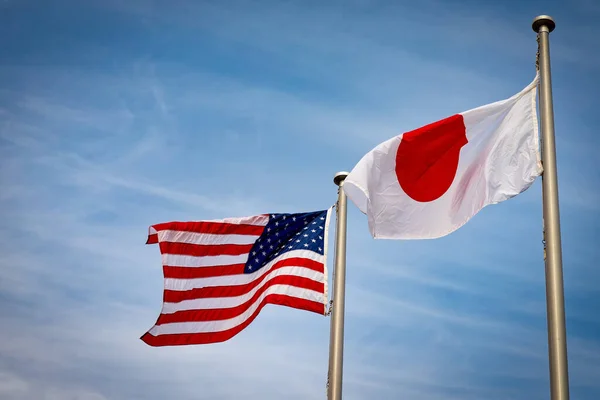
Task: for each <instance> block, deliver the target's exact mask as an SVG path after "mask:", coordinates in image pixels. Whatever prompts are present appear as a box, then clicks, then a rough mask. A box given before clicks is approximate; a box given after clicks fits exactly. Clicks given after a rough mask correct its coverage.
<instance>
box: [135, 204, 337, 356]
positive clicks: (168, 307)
mask: <svg viewBox="0 0 600 400" xmlns="http://www.w3.org/2000/svg"><path fill="white" fill-rule="evenodd" d="M330 214H331V208H330V209H327V210H321V211H314V212H308V213H295V214H265V215H256V216H250V217H242V218H226V219H223V220H212V221H194V222H167V223H162V224H157V225H153V226H151V227H150V228H149V234H148V240H147V242H146V243H147V244H158V245H159V248H160V252H161V255H162V264H163V275H164V292H163V306H162V311H161V313H160V315H159V317H158V319H157V321H156V323H155V325H154V326H153V327H152V328H151V329H150V330H149V331H148V332H146V333H145V334H144V335H143V336H142V337H141V339H142V340H143V341H144V342H145V343H146V344H148V345H150V346H176V345H190V344H206V343H216V342H223V341H226V340H229V339H231V338H232V337H233V336H235V335H237V334H238V333H239V332H241V331H242V330H243V329H245V328H246V327H247V326H248V325H249V324H250V323H251V322H252V321H253V320H254V319H255V318H256V317H257V316H258V314H259V313H260V311H261V309H262V308H263V307H264V306H265V305H266V304H276V305H283V306H288V307H292V308H296V309H300V310H306V311H311V312H315V313H319V314H323V315H324V314H325V313H326V306H327V236H328V226H329V218H330Z"/></svg>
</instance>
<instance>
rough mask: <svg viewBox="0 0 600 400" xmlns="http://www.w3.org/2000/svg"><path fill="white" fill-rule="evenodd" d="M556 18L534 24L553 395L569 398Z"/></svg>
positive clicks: (541, 18) (542, 18) (544, 18)
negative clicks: (553, 44) (553, 69)
mask: <svg viewBox="0 0 600 400" xmlns="http://www.w3.org/2000/svg"><path fill="white" fill-rule="evenodd" d="M555 26H556V24H555V23H554V20H553V19H552V18H551V17H550V16H548V15H540V16H538V17H536V18H535V19H534V20H533V24H532V28H533V30H534V31H535V32H536V33H537V34H538V40H539V71H540V117H541V118H540V121H541V130H542V162H543V166H544V172H543V173H542V197H543V208H544V239H545V241H546V249H545V261H546V312H547V315H548V356H549V364H550V398H551V399H552V400H568V399H569V371H568V365H567V364H568V363H567V332H566V331H567V330H566V323H565V300H564V288H563V272H562V250H561V240H560V218H559V212H558V179H557V173H556V148H555V144H554V111H553V105H552V78H551V75H550V45H549V39H548V36H549V35H550V32H552V31H553V30H554V28H555Z"/></svg>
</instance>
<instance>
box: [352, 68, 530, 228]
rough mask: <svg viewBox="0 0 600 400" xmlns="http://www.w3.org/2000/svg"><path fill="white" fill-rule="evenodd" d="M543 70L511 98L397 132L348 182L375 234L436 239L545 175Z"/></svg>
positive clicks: (354, 172) (355, 201)
mask: <svg viewBox="0 0 600 400" xmlns="http://www.w3.org/2000/svg"><path fill="white" fill-rule="evenodd" d="M538 81H539V75H537V74H536V76H535V79H534V80H533V81H532V82H531V83H530V84H529V85H528V86H527V87H525V88H524V89H523V90H522V91H520V92H519V93H517V94H515V95H514V96H512V97H510V98H508V99H505V100H502V101H497V102H495V103H491V104H487V105H484V106H481V107H478V108H475V109H472V110H469V111H465V112H462V113H459V114H456V115H453V116H450V117H448V118H445V119H443V120H440V121H437V122H434V123H431V124H429V125H426V126H423V127H421V128H418V129H416V130H413V131H410V132H406V133H403V134H400V135H398V136H396V137H393V138H391V139H389V140H387V141H385V142H383V143H381V144H379V145H378V146H376V147H375V148H374V149H373V150H371V151H370V152H369V153H367V154H366V155H365V156H364V157H363V158H362V159H361V160H360V161H359V162H358V163H357V164H356V166H355V167H354V168H353V169H352V171H351V172H350V174H349V175H348V176H347V177H346V179H345V181H344V191H345V192H346V194H347V196H348V198H349V199H350V200H351V201H352V202H353V203H354V204H355V205H356V206H357V207H358V208H359V209H360V211H361V212H363V213H364V214H366V215H367V217H368V225H369V230H370V232H371V235H372V236H373V237H374V238H376V239H433V238H438V237H441V236H445V235H448V234H450V233H452V232H454V231H455V230H456V229H458V228H460V227H461V226H463V225H464V224H466V223H467V222H468V221H469V220H470V219H471V218H472V217H473V216H474V215H475V214H477V213H478V212H479V211H480V210H481V209H482V208H483V207H485V206H487V205H490V204H497V203H500V202H502V201H505V200H507V199H510V198H512V197H514V196H516V195H518V194H520V193H522V192H523V191H525V190H526V189H528V188H529V187H530V186H531V184H532V183H533V182H534V180H535V179H536V178H537V177H538V176H539V175H540V174H541V173H542V166H541V157H540V150H539V133H538V122H537V111H536V89H537V84H538Z"/></svg>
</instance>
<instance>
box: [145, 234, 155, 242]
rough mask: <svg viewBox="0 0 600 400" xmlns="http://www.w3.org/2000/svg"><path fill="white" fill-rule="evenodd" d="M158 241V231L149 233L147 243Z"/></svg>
mask: <svg viewBox="0 0 600 400" xmlns="http://www.w3.org/2000/svg"><path fill="white" fill-rule="evenodd" d="M156 243H158V235H157V234H156V233H152V234H150V235H148V240H146V244H156Z"/></svg>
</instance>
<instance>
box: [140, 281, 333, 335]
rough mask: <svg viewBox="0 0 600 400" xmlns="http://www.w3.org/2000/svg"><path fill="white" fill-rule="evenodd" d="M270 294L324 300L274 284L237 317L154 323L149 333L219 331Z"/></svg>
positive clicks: (240, 320) (244, 316)
mask: <svg viewBox="0 0 600 400" xmlns="http://www.w3.org/2000/svg"><path fill="white" fill-rule="evenodd" d="M270 294H281V295H287V296H291V297H297V298H301V299H306V300H310V301H314V302H317V303H323V302H324V296H323V293H319V292H315V291H313V290H308V289H301V288H297V287H294V286H289V285H274V286H271V287H270V288H268V289H267V290H266V291H265V292H264V293H263V294H262V295H261V296H260V297H259V298H258V299H257V301H256V302H254V303H253V304H252V306H250V308H248V309H247V310H246V311H245V312H244V313H242V314H240V315H238V316H237V317H234V318H231V319H227V320H221V321H202V322H177V323H172V324H164V325H155V326H154V327H152V329H150V331H149V333H150V334H151V335H153V336H159V335H166V334H182V333H202V332H220V331H225V330H228V329H231V328H235V327H236V326H238V325H240V324H242V323H244V321H246V320H247V319H248V318H249V317H250V316H251V315H252V314H254V312H255V311H256V310H257V308H258V306H259V304H260V303H261V302H262V301H263V300H264V298H265V297H266V296H268V295H270Z"/></svg>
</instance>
